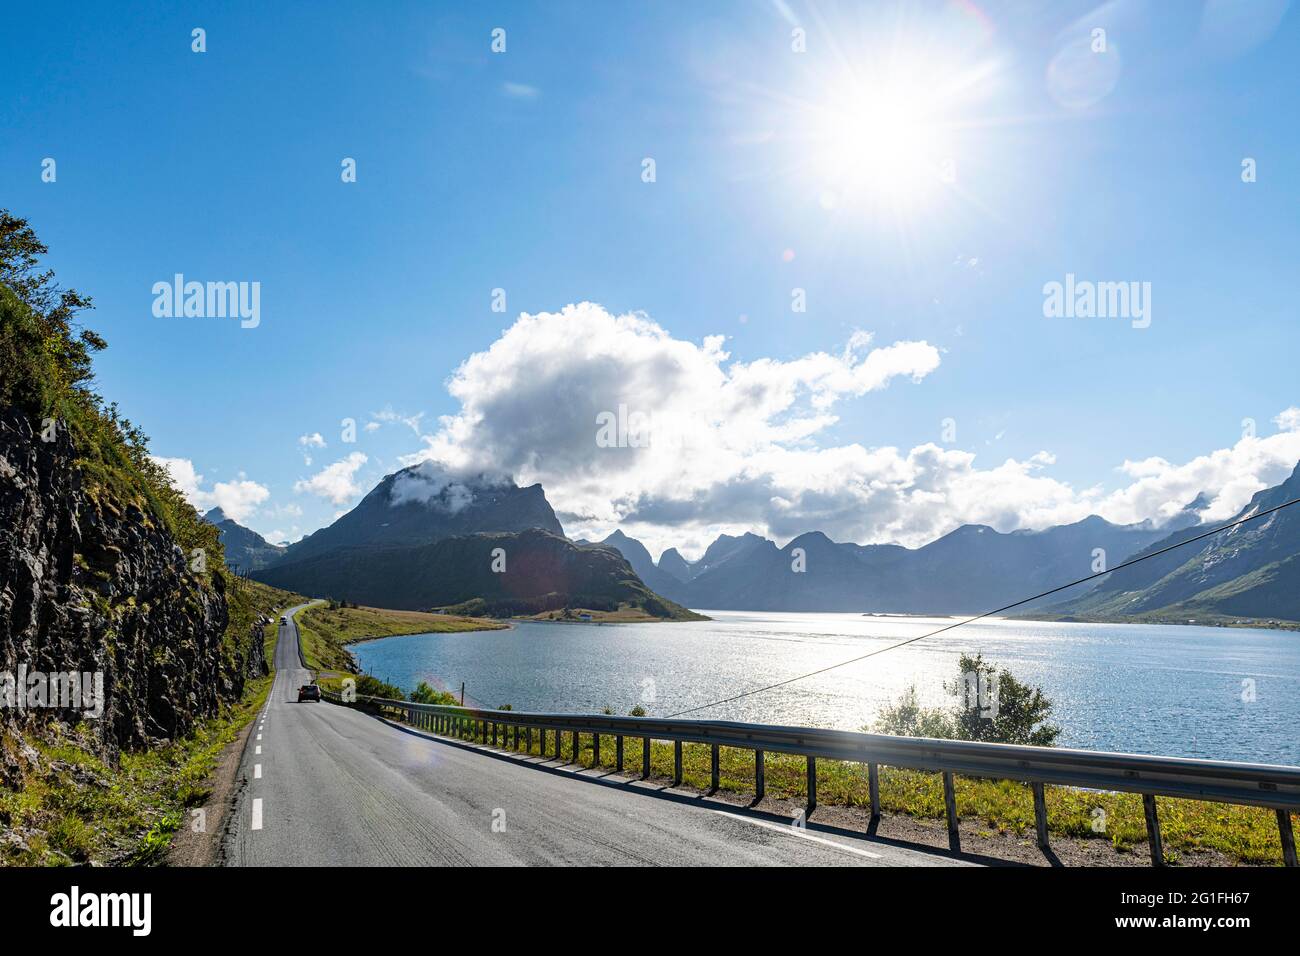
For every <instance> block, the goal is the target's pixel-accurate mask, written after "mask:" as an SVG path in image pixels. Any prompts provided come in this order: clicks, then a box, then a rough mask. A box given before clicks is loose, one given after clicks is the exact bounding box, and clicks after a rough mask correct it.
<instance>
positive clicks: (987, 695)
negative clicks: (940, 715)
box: [944, 654, 1061, 747]
mask: <svg viewBox="0 0 1300 956" xmlns="http://www.w3.org/2000/svg"><path fill="white" fill-rule="evenodd" d="M958 670H959V671H960V672H961V674H960V676H959V677H958V679H957V680H956V681H954V682H952V683H949V684H945V685H944V689H945V690H947V691H948V693H950V694H953V695H955V696H956V697H957V699H958V706H957V709H956V711H955V714H954V719H955V721H956V724H957V734H956V737H957V739H958V740H985V741H991V742H993V743H1000V744H1029V745H1031V746H1034V747H1051V746H1052V745H1053V744H1055V743H1056V738H1057V737H1059V736H1060V735H1061V728H1060V727H1058V726H1056V725H1055V724H1049V723H1047V718H1048V717H1049V716H1050V715H1051V713H1052V702H1051V701H1050V700H1048V699H1047V698H1046V697H1044V696H1043V692H1042V691H1041V690H1039V689H1038V688H1037V687H1030V686H1029V685H1028V684H1024V683H1021V682H1020V681H1019V680H1017V679H1016V677H1015V675H1014V674H1012V673H1011V671H1009V670H1007V668H1005V667H1003V668H1001V669H1000V670H999V669H998V668H997V667H996V666H995V665H993V664H987V663H985V662H984V657H983V655H981V654H976V655H975V656H974V657H971V656H970V655H969V654H963V655H962V656H961V660H960V661H959V662H958ZM972 690H974V691H975V694H974V695H972V693H971V691H972ZM972 696H974V699H971V698H972Z"/></svg>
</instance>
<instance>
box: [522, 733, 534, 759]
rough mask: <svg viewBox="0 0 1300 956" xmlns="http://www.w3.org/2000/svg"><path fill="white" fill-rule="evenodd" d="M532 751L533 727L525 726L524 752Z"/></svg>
mask: <svg viewBox="0 0 1300 956" xmlns="http://www.w3.org/2000/svg"><path fill="white" fill-rule="evenodd" d="M532 752H533V728H531V727H525V728H524V753H526V754H531V753H532Z"/></svg>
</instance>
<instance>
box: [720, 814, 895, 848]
mask: <svg viewBox="0 0 1300 956" xmlns="http://www.w3.org/2000/svg"><path fill="white" fill-rule="evenodd" d="M713 812H714V813H716V814H718V815H719V816H723V817H730V818H731V819H732V820H743V821H744V822H745V823H752V824H754V826H756V827H763V828H764V829H765V830H775V831H776V832H777V833H786V834H789V835H790V836H794V837H799V838H800V839H803V840H811V841H812V842H813V843H821V844H824V845H825V846H831V847H834V848H835V849H837V850H843V851H844V852H845V853H856V854H857V855H858V856H865V857H869V858H870V859H873V860H879V859H880V854H879V853H872V852H871V851H870V850H860V849H858V848H857V847H856V846H849V845H848V844H846V843H839V842H837V841H835V840H827V839H826V838H825V837H819V836H816V835H814V834H812V833H809V832H808V831H807V830H801V829H799V828H798V827H794V826H790V825H789V824H782V823H769V822H768V821H767V820H755V819H754V818H753V817H742V816H741V815H740V814H738V813H728V812H727V811H726V810H714V811H713Z"/></svg>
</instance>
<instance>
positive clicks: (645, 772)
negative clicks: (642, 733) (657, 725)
mask: <svg viewBox="0 0 1300 956" xmlns="http://www.w3.org/2000/svg"><path fill="white" fill-rule="evenodd" d="M649 776H650V738H649V737H643V738H642V739H641V779H642V780H645V779H646V778H647V777H649Z"/></svg>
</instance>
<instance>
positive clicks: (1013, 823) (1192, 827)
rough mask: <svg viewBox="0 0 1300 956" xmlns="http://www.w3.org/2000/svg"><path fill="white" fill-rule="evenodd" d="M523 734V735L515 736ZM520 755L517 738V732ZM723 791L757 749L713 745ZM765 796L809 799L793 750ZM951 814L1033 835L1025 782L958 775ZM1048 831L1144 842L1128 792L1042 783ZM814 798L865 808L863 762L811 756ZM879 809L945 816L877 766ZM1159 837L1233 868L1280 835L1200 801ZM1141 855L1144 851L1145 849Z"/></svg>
mask: <svg viewBox="0 0 1300 956" xmlns="http://www.w3.org/2000/svg"><path fill="white" fill-rule="evenodd" d="M521 734H522V732H521ZM554 741H555V738H554V736H553V735H552V734H548V735H547V751H546V752H547V754H548V755H549V754H552V753H554V748H555V743H554ZM623 743H624V754H623V756H624V760H623V768H624V772H626V773H628V774H630V775H633V776H636V775H639V774H640V773H641V769H642V767H641V738H640V737H626V738H624V741H623ZM520 751H521V752H522V751H523V737H522V736H521V737H520ZM530 752H531V753H534V754H539V753H540V750H539V741H538V736H537V734H536V733H534V734H533V740H532V748H531V750H530ZM561 755H562V756H563V757H566V758H568V759H570V760H573V759H574V754H573V744H572V735H571V734H567V733H566V734H564V735H563V740H562V742H561ZM577 762H579V763H582V764H584V765H586V766H592V765H593V761H592V744H591V736H590V735H589V734H581V735H579V754H578V756H577ZM599 765H600V766H602V767H611V768H612V767H614V766H615V743H614V738H613V737H611V736H609V735H603V736H602V737H601V739H600V760H599ZM650 769H651V774H650V775H651V776H652V777H658V778H669V779H671V777H672V775H673V745H672V744H671V743H660V742H652V744H651V747H650ZM718 770H719V774H718V779H719V783H720V789H721V790H723V791H727V792H731V793H740V794H747V793H753V790H754V754H753V751H751V750H742V749H735V748H730V747H723V748H721V749H720V751H719V767H718ZM764 772H765V777H766V785H767V795H768V796H769V797H773V798H778V799H781V798H784V799H788V800H791V801H794V802H802V801H805V800H806V799H807V785H806V783H807V781H806V776H805V774H806V763H805V760H804V758H802V757H798V756H793V755H790V754H774V753H769V754H767V756H766V759H765V763H764ZM710 776H711V761H710V751H709V747H708V746H706V745H704V744H684V745H683V747H682V781H683V783H684V784H685V785H686V786H689V787H693V788H695V789H698V790H707V789H708V788H709V786H710ZM955 789H956V796H957V813H958V815H959V816H960V817H961V818H962V819H967V820H979V821H981V822H983V823H984V824H985V825H986V826H988V827H989V828H990V829H991V830H994V831H997V832H1000V833H1011V834H1015V835H1017V836H1022V837H1032V836H1033V834H1034V804H1033V796H1032V794H1031V792H1030V789H1029V787H1028V785H1026V784H1021V783H1016V782H1013V781H1008V780H983V779H970V778H964V777H957V778H956V782H955ZM1046 798H1047V820H1048V829H1049V831H1050V832H1051V834H1052V835H1053V836H1055V837H1057V838H1067V839H1079V840H1106V841H1108V842H1109V843H1110V844H1111V845H1112V846H1113V847H1114V848H1115V849H1116V850H1117V851H1119V852H1125V853H1126V852H1131V851H1132V849H1133V848H1134V847H1135V846H1137V845H1140V844H1144V843H1145V842H1146V818H1145V816H1144V814H1143V809H1142V797H1141V796H1140V795H1138V794H1129V793H1096V792H1091V791H1084V790H1076V789H1074V788H1071V787H1048V788H1046ZM817 802H818V804H820V805H840V806H852V807H869V806H870V803H871V799H870V792H869V790H868V782H867V766H866V765H865V764H858V763H848V762H845V761H839V760H819V761H818V762H817ZM880 805H881V809H882V810H884V811H885V812H889V813H897V814H905V815H907V816H911V817H916V818H921V819H941V818H942V817H943V816H944V805H943V783H942V779H941V777H940V776H939V774H937V773H924V772H922V771H917V770H906V769H902V768H897V767H881V768H880ZM1158 806H1159V812H1160V825H1161V834H1162V835H1163V837H1164V846H1165V856H1166V858H1167V859H1168V860H1169V862H1171V863H1176V862H1177V861H1178V856H1179V854H1180V852H1186V851H1189V850H1215V851H1218V852H1220V853H1223V854H1224V855H1225V856H1226V857H1228V858H1229V859H1230V860H1232V861H1235V862H1236V863H1240V864H1248V865H1264V866H1279V865H1281V863H1282V850H1281V844H1280V842H1279V838H1278V829H1277V817H1276V815H1275V814H1274V811H1272V810H1265V809H1260V808H1256V807H1241V806H1235V805H1230V804H1221V803H1204V802H1201V801H1197V800H1180V799H1173V798H1164V797H1161V798H1159V799H1158ZM1098 809H1101V810H1103V811H1104V812H1105V830H1104V832H1102V833H1098V832H1094V830H1093V825H1094V821H1095V820H1096V819H1097V817H1096V816H1095V812H1096V811H1097V810H1098ZM1143 852H1145V850H1144V851H1143Z"/></svg>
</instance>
